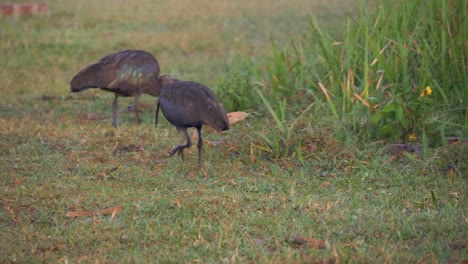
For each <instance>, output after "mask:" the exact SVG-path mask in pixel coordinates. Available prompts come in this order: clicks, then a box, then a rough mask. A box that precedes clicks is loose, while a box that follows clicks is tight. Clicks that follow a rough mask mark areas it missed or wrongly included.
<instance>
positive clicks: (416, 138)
mask: <svg viewBox="0 0 468 264" xmlns="http://www.w3.org/2000/svg"><path fill="white" fill-rule="evenodd" d="M408 140H409V141H416V140H418V136H416V134H409V136H408Z"/></svg>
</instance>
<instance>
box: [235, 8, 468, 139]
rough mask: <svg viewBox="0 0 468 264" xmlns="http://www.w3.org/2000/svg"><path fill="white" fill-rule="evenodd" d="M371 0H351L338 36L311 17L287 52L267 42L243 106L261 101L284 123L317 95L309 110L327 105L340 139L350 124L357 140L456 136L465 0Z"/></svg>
mask: <svg viewBox="0 0 468 264" xmlns="http://www.w3.org/2000/svg"><path fill="white" fill-rule="evenodd" d="M374 4H375V5H374ZM374 4H372V5H368V4H367V3H366V2H364V1H361V5H360V13H359V15H358V16H357V17H356V18H355V19H350V20H348V23H347V26H346V29H345V31H344V32H343V35H342V37H341V38H340V39H336V38H333V37H331V36H330V35H328V34H327V33H325V32H324V31H323V30H322V29H321V27H320V25H319V24H318V23H317V21H316V20H315V19H314V18H313V17H312V18H311V26H310V35H309V36H308V38H307V39H306V40H305V41H304V42H302V43H293V45H292V48H290V49H289V50H288V49H286V50H277V49H276V48H275V45H274V44H273V45H272V47H273V55H272V56H271V57H269V59H268V60H267V61H266V62H265V63H264V64H263V65H262V66H259V67H257V72H256V78H257V80H259V81H257V83H256V84H257V87H258V89H259V91H261V93H262V95H263V96H264V97H262V96H260V97H258V96H257V98H255V99H252V97H251V96H252V94H251V93H250V91H246V92H248V93H249V94H248V98H250V101H249V107H250V106H252V105H266V106H267V110H268V112H269V113H270V114H272V117H273V118H275V116H287V117H288V118H287V119H289V120H292V121H291V122H294V119H295V118H296V117H297V113H299V112H300V109H301V108H302V109H303V108H305V107H308V106H309V105H310V103H311V102H317V103H316V105H315V107H314V108H312V110H313V111H317V112H322V113H324V112H329V113H330V114H332V115H333V116H334V117H335V118H336V119H337V120H338V121H339V124H341V129H342V133H344V134H345V136H349V135H350V134H349V133H348V132H349V131H353V135H356V134H357V135H358V136H359V139H360V140H377V139H390V140H399V141H406V140H408V137H409V136H410V135H411V136H412V137H413V138H414V136H417V137H418V138H422V139H424V140H428V142H429V143H431V144H440V143H441V142H442V141H443V140H441V139H443V138H444V136H447V135H456V136H460V137H464V136H466V133H467V128H468V108H467V102H468V93H467V89H466V88H467V87H468V74H467V70H468V68H467V67H468V64H467V60H466V58H467V57H468V44H467V42H466V40H467V39H468V2H466V1H454V0H451V1H437V0H431V1H421V0H417V1H397V2H395V1H379V2H376V3H374ZM249 67H250V68H251V69H255V67H253V66H251V65H250V66H249ZM254 78H255V77H254ZM251 83H255V82H252V81H251ZM265 100H268V103H266V102H265ZM238 107H239V106H238ZM285 109H287V110H288V111H287V112H286V113H284V110H285ZM272 111H275V113H272ZM275 120H276V118H275ZM312 122H313V120H312ZM276 123H278V122H276ZM286 134H287V133H286ZM286 137H287V136H286ZM286 141H287V140H286ZM427 144H428V143H427V142H426V143H425V145H427Z"/></svg>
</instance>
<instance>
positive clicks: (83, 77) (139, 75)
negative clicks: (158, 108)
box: [70, 50, 159, 94]
mask: <svg viewBox="0 0 468 264" xmlns="http://www.w3.org/2000/svg"><path fill="white" fill-rule="evenodd" d="M158 76H159V64H158V62H157V60H156V59H155V58H154V57H153V56H152V55H151V54H149V53H147V52H144V51H138V50H125V51H120V52H117V53H113V54H110V55H108V56H106V57H104V58H102V59H101V60H99V61H98V62H96V63H94V64H92V65H90V66H88V67H86V68H84V69H83V70H82V71H80V72H79V73H78V74H77V75H76V76H75V77H74V78H73V79H72V81H71V82H70V84H71V86H72V90H73V89H83V88H88V87H99V88H105V89H108V90H112V91H114V92H117V93H122V94H126V93H130V92H132V91H133V90H134V89H135V88H139V89H141V90H145V89H146V87H145V86H148V89H149V88H150V87H151V86H152V87H154V86H157V85H158ZM133 92H135V91H133Z"/></svg>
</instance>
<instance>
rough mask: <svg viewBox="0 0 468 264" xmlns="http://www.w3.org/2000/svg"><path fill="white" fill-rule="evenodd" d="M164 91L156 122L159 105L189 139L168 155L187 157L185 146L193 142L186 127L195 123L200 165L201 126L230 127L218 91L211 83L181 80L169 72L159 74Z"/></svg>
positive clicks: (221, 129) (220, 129)
mask: <svg viewBox="0 0 468 264" xmlns="http://www.w3.org/2000/svg"><path fill="white" fill-rule="evenodd" d="M159 82H160V85H161V92H160V94H159V98H158V104H157V107H156V124H157V122H158V112H159V108H161V111H162V113H163V115H164V116H165V117H166V119H167V120H168V121H169V123H171V124H172V125H174V126H175V127H176V128H177V130H179V131H182V133H183V134H184V136H185V140H186V143H185V144H181V145H178V146H176V147H175V148H174V149H172V150H171V151H170V152H169V154H168V155H167V158H169V157H171V156H172V155H174V154H176V153H177V154H178V155H179V156H181V158H182V160H183V159H184V149H186V148H190V147H191V146H192V142H191V140H190V137H189V135H188V133H187V128H190V127H194V128H196V129H197V132H198V144H197V147H198V165H199V167H204V166H203V161H202V150H203V138H202V132H201V131H202V126H203V125H208V126H210V127H212V128H214V129H215V130H217V131H226V130H228V129H229V120H228V118H227V116H226V112H225V111H224V109H223V108H222V107H221V105H220V104H219V102H218V100H217V99H216V96H215V94H214V93H213V91H211V90H210V89H209V88H208V87H206V86H205V85H203V84H201V83H197V82H193V81H181V80H178V79H174V78H172V77H171V76H170V75H163V76H161V77H160V78H159Z"/></svg>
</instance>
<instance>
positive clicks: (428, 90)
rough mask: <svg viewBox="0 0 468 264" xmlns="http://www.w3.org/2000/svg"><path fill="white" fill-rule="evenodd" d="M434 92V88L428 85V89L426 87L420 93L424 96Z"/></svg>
mask: <svg viewBox="0 0 468 264" xmlns="http://www.w3.org/2000/svg"><path fill="white" fill-rule="evenodd" d="M431 94H432V89H431V87H429V86H427V87H426V89H424V90H423V91H422V92H421V94H420V95H419V97H424V96H426V95H427V96H430V95H431Z"/></svg>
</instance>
